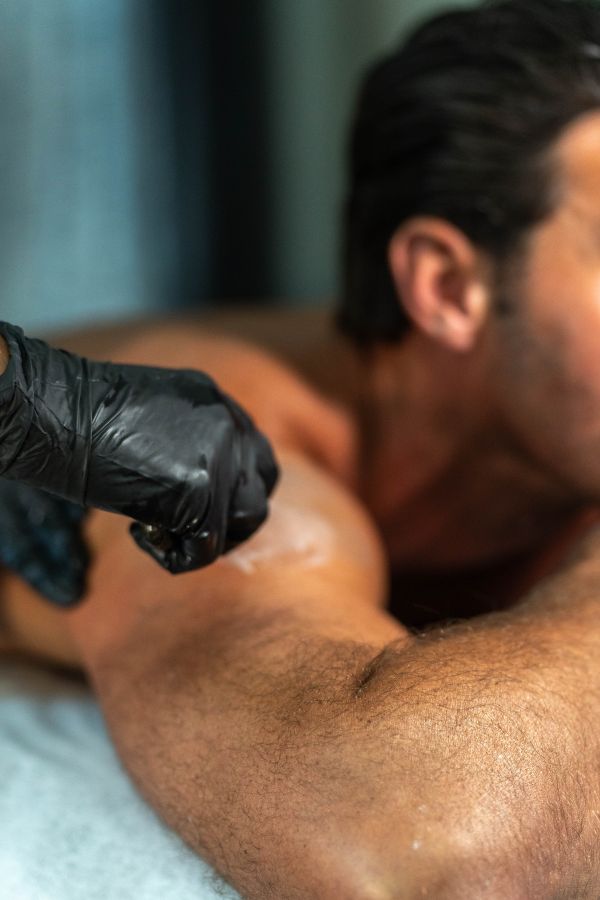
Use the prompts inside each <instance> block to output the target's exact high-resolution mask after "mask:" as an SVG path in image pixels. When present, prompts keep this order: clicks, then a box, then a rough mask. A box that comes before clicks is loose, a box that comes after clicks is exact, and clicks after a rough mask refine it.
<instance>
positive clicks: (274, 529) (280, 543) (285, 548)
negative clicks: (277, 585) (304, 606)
mask: <svg viewBox="0 0 600 900" xmlns="http://www.w3.org/2000/svg"><path fill="white" fill-rule="evenodd" d="M335 540H336V535H335V531H334V530H333V529H332V528H331V527H330V526H329V525H328V524H327V523H326V522H324V521H323V520H322V519H320V518H319V517H318V516H316V515H314V514H307V513H306V511H305V510H304V509H303V508H301V507H294V506H293V505H291V504H290V503H289V502H287V503H286V504H285V506H283V507H282V506H279V505H277V504H275V503H273V504H272V507H271V515H270V518H269V521H268V522H267V524H266V525H265V526H264V528H262V529H261V530H260V531H259V532H258V533H257V534H256V535H254V537H252V538H250V540H248V541H246V543H244V544H241V546H239V547H236V549H235V550H232V551H231V553H228V554H227V555H226V556H224V557H223V560H222V561H223V562H227V563H230V564H231V565H233V566H235V567H236V568H237V569H240V570H241V571H242V572H245V573H246V574H248V575H252V574H253V573H255V572H256V571H257V570H258V569H260V567H261V566H263V565H269V564H272V563H273V562H277V561H278V562H285V561H289V562H300V561H301V562H302V565H303V566H305V567H306V568H310V569H312V568H317V567H318V566H322V565H325V563H326V562H327V561H328V560H329V559H330V558H331V554H332V552H333V548H334V545H335Z"/></svg>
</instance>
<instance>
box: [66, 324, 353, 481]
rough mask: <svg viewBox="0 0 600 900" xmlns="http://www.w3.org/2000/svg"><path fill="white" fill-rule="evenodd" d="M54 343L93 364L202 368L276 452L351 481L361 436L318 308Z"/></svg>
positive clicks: (86, 333)
mask: <svg viewBox="0 0 600 900" xmlns="http://www.w3.org/2000/svg"><path fill="white" fill-rule="evenodd" d="M53 341H54V342H55V343H57V342H58V343H60V345H61V346H64V347H65V348H66V349H69V350H72V351H75V352H78V353H81V354H82V355H86V356H90V357H92V358H96V359H100V358H102V359H112V360H115V361H119V362H126V363H132V364H145V365H154V366H164V367H166V368H192V369H200V370H203V371H205V372H207V373H208V374H209V375H211V376H212V377H213V378H214V379H215V381H216V382H217V383H218V384H219V386H220V387H221V388H222V389H223V390H224V391H226V392H227V393H229V394H230V395H231V396H233V397H234V398H235V399H236V400H237V401H238V402H239V403H240V404H241V405H242V406H243V407H244V408H245V409H246V411H247V412H248V413H249V414H250V415H251V416H252V418H253V419H254V421H255V422H256V425H257V426H258V427H259V428H260V429H261V430H262V431H263V432H264V433H265V434H266V435H267V436H268V437H269V439H270V440H271V441H272V442H273V444H274V445H275V446H276V448H277V447H281V448H286V449H287V448H289V449H291V450H294V451H298V452H301V453H304V454H305V455H306V456H308V457H310V458H312V459H314V460H315V461H316V462H318V463H319V464H320V465H322V466H323V467H325V468H326V469H328V470H329V471H331V472H332V473H333V474H334V475H337V476H338V477H340V478H341V479H342V480H343V481H345V482H346V483H347V484H348V485H352V484H353V482H354V480H355V477H356V476H355V470H356V455H357V433H358V429H357V425H356V420H355V415H354V411H353V405H352V403H351V402H349V401H348V394H347V392H346V393H345V392H344V387H345V385H344V375H343V371H342V370H341V367H340V366H339V365H337V364H336V358H337V357H336V353H337V350H336V346H337V341H336V339H335V335H334V334H333V332H332V330H331V327H330V325H329V323H328V316H327V313H326V312H325V311H324V310H310V311H302V310H289V311H288V310H277V311H274V310H265V309H256V310H237V309H231V310H227V309H226V310H224V311H220V312H218V313H212V314H208V315H202V316H187V317H185V318H183V317H178V318H162V319H155V320H138V321H135V322H126V323H119V324H113V325H103V326H99V327H96V328H91V329H85V330H82V331H78V332H71V333H69V334H64V335H60V336H59V337H58V338H57V337H53ZM338 387H339V390H338Z"/></svg>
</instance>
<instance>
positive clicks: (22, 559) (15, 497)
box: [0, 478, 89, 607]
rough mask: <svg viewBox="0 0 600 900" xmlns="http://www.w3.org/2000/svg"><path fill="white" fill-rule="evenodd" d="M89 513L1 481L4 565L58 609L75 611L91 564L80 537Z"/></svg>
mask: <svg viewBox="0 0 600 900" xmlns="http://www.w3.org/2000/svg"><path fill="white" fill-rule="evenodd" d="M85 514H86V510H85V509H83V507H81V506H76V505H75V504H74V503H68V502H67V501H66V500H61V499H60V498H59V497H54V496H52V494H47V493H46V492H45V491H40V490H38V489H37V488H32V487H29V485H26V484H20V483H19V482H18V481H8V480H7V479H6V478H0V564H1V565H3V566H6V567H7V568H9V569H12V570H13V572H16V573H17V574H18V575H20V576H21V578H24V579H25V581H27V582H29V584H30V585H31V586H32V587H34V588H35V589H36V590H37V591H39V592H40V593H41V594H43V595H44V596H45V597H46V599H48V600H50V601H51V602H52V603H54V604H56V605H57V606H65V607H67V606H73V605H74V604H75V603H77V601H78V600H80V599H81V597H82V595H83V592H84V588H85V573H86V570H87V567H88V563H89V555H88V551H87V547H86V545H85V543H84V540H83V537H82V534H81V523H82V520H83V518H84V516H85Z"/></svg>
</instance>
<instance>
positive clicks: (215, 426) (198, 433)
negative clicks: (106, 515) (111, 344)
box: [0, 323, 277, 572]
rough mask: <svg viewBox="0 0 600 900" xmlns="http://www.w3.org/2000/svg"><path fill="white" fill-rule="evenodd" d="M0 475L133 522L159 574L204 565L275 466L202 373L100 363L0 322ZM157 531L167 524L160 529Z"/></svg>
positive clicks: (247, 515)
mask: <svg viewBox="0 0 600 900" xmlns="http://www.w3.org/2000/svg"><path fill="white" fill-rule="evenodd" d="M0 334H2V336H3V337H4V338H5V340H6V342H7V344H8V347H9V351H10V360H9V363H8V367H7V369H6V371H5V372H4V373H3V375H2V376H0V475H2V476H4V477H7V478H11V479H16V480H19V481H22V482H25V483H27V484H30V485H32V486H35V487H39V488H42V489H44V490H46V491H50V492H51V493H53V494H56V495H58V496H60V497H64V498H65V499H67V500H71V501H73V502H75V503H78V504H80V505H82V506H96V507H100V508H101V509H106V510H109V511H111V512H116V513H120V514H122V515H125V516H129V517H130V518H132V519H136V520H137V521H138V522H142V523H146V524H148V525H152V526H155V527H156V528H157V529H160V531H159V536H160V538H161V539H160V540H159V541H157V540H156V536H154V538H151V537H150V536H149V533H148V531H147V530H145V529H143V528H141V527H140V526H139V524H136V525H133V526H132V534H133V536H134V538H135V540H136V541H137V543H138V544H139V546H140V547H141V548H142V549H143V550H146V551H147V552H148V553H150V554H151V555H152V556H153V557H154V558H155V559H156V560H157V562H159V563H160V564H161V565H162V566H164V568H166V569H168V570H169V571H170V572H186V571H189V570H191V569H195V568H198V567H200V566H204V565H207V564H208V563H210V562H212V561H213V560H215V559H216V558H217V557H218V556H219V555H220V554H221V553H223V552H224V551H225V550H228V549H230V548H232V547H234V546H236V545H237V544H238V543H240V542H241V541H243V540H245V539H246V538H248V537H250V535H251V534H253V532H254V531H255V530H256V529H257V528H258V527H259V525H260V524H261V523H262V522H263V521H264V520H265V518H266V516H267V509H268V508H267V497H268V495H269V493H270V492H271V491H272V489H273V487H274V485H275V483H276V481H277V466H276V464H275V461H274V458H273V455H272V453H271V449H270V446H269V444H268V442H267V440H266V438H265V437H263V435H262V434H260V432H258V431H257V430H256V429H255V427H254V425H253V423H252V421H251V419H250V418H249V416H248V415H246V413H245V412H244V411H243V410H242V409H241V408H240V407H239V406H238V405H237V404H236V403H234V401H233V400H231V398H229V397H228V396H227V395H225V394H224V393H223V392H222V391H221V390H219V388H218V387H217V385H216V384H215V383H214V381H213V380H212V379H211V378H210V377H208V376H207V375H204V374H202V373H201V372H196V371H191V370H170V369H159V368H153V367H149V366H128V365H118V364H113V363H99V362H93V361H91V360H86V359H83V358H81V357H79V356H76V355H75V354H72V353H67V352H66V351H63V350H55V349H53V348H51V347H49V346H48V345H47V344H45V343H44V342H43V341H38V340H32V339H30V338H26V337H25V336H24V335H23V332H22V331H21V329H20V328H15V327H13V326H11V325H8V324H6V323H0ZM165 532H166V534H165Z"/></svg>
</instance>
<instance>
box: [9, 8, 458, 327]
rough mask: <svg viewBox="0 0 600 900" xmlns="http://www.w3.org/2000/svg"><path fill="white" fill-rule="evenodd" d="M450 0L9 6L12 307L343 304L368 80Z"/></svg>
mask: <svg viewBox="0 0 600 900" xmlns="http://www.w3.org/2000/svg"><path fill="white" fill-rule="evenodd" d="M450 5H456V4H451V3H448V2H445V3H444V2H442V0H188V2H184V0H2V2H1V3H0V42H1V52H0V109H1V111H2V116H3V127H2V129H1V132H0V135H1V136H0V146H1V151H0V164H1V167H0V230H1V240H0V297H1V305H0V316H1V318H3V319H6V320H8V321H11V322H14V323H15V324H19V325H21V326H22V327H24V328H25V329H29V330H30V331H32V333H33V332H35V333H38V334H39V333H42V332H43V331H44V330H45V329H52V328H56V327H59V326H60V327H62V326H66V325H79V324H82V323H85V322H90V321H100V320H106V319H108V318H117V317H127V316H131V315H136V314H141V313H143V312H144V311H147V312H148V313H156V312H159V311H161V310H165V311H173V310H177V309H179V310H182V309H185V308H199V307H202V306H214V305H215V303H217V304H219V303H223V302H225V300H236V301H239V302H246V303H250V302H256V301H257V300H259V301H261V302H263V301H264V302H268V303H271V304H273V305H277V304H283V303H285V304H296V305H298V304H309V303H310V304H315V303H324V302H329V298H331V296H332V295H333V294H334V293H335V289H336V282H337V274H338V224H337V223H338V218H339V213H340V208H341V201H342V197H343V187H344V172H345V169H344V162H345V145H346V133H347V128H348V124H349V120H350V116H351V110H352V102H353V98H354V95H355V92H356V88H357V85H358V82H359V79H360V76H361V74H362V72H363V71H364V68H365V66H366V65H367V63H368V62H369V61H370V60H372V59H373V58H374V57H376V56H377V55H378V54H380V53H381V52H383V51H385V50H386V49H387V48H388V47H390V46H391V45H392V44H394V43H395V42H396V41H397V40H398V38H399V36H400V35H401V34H402V33H403V31H405V30H406V29H407V28H409V27H411V26H413V25H414V24H416V22H418V21H419V20H420V19H422V18H424V17H426V16H428V15H429V14H431V13H432V12H433V11H435V10H438V9H440V8H442V7H444V6H450ZM461 5H465V0H462V3H461Z"/></svg>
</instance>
